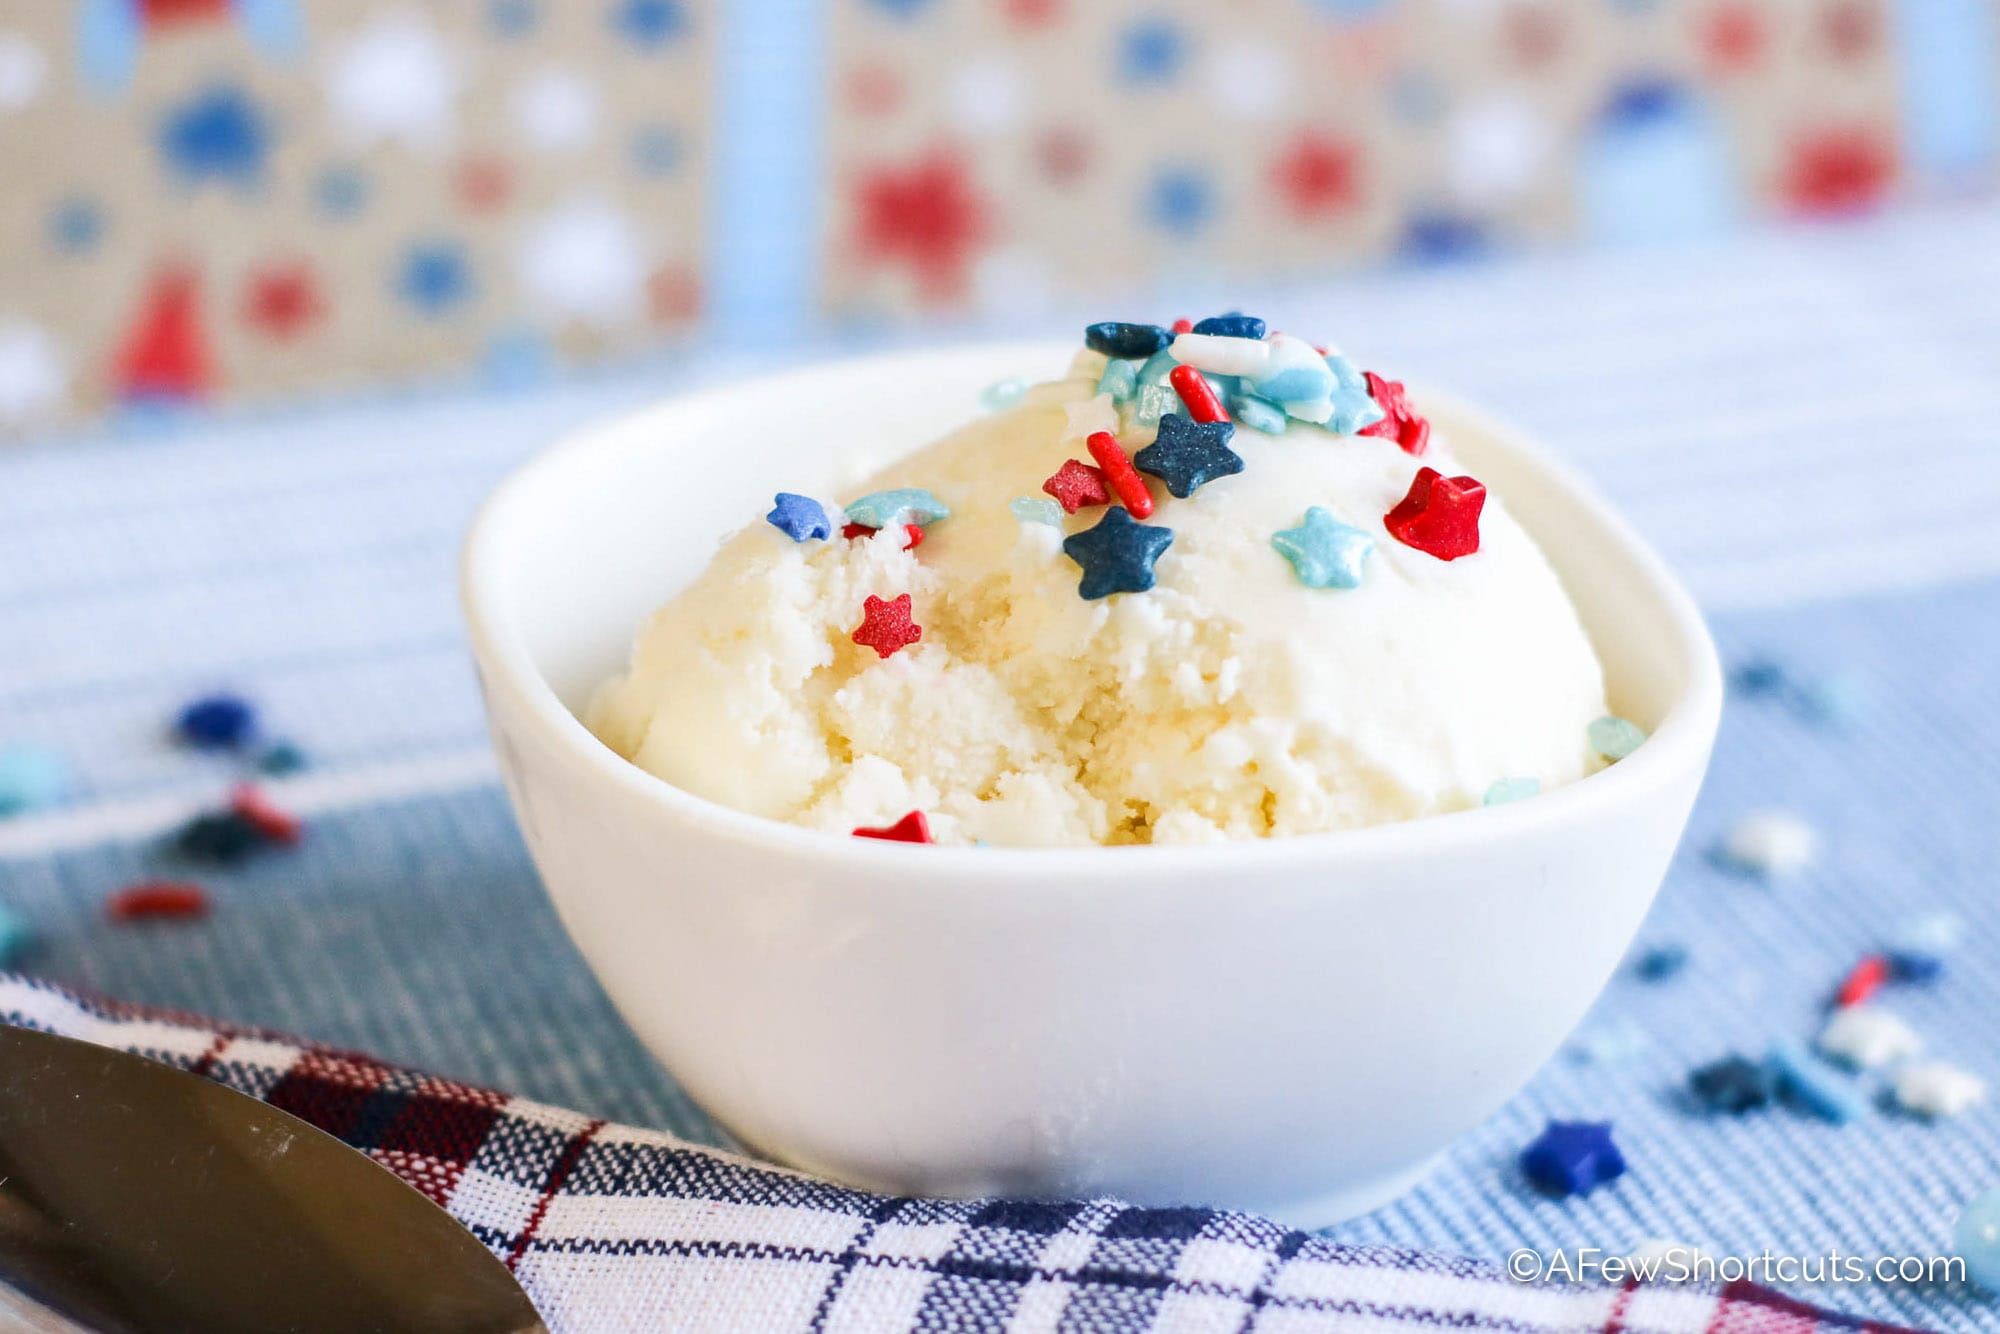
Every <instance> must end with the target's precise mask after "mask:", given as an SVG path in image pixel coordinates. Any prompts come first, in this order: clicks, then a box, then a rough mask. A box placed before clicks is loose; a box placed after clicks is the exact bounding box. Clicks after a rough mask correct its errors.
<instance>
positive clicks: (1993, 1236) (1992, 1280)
mask: <svg viewBox="0 0 2000 1334" xmlns="http://www.w3.org/2000/svg"><path fill="white" fill-rule="evenodd" d="M1951 1249H1952V1253H1953V1254H1955V1255H1957V1256H1959V1257H1960V1258H1961V1259H1963V1260H1964V1261H1965V1272H1966V1274H1967V1276H1969V1277H1970V1278H1971V1279H1972V1281H1973V1282H1974V1283H1977V1284H1978V1285H1979V1286H1980V1287H1982V1288H1985V1289H1986V1290H1987V1291H1988V1292H1990V1293H1994V1294H2000V1186H1996V1187H1994V1188H1993V1189H1992V1190H1989V1191H1987V1192H1986V1193H1985V1194H1984V1195H1981V1196H1979V1197H1978V1198H1977V1199H1975V1200H1973V1202H1972V1203H1971V1204H1968V1205H1966V1206H1965V1212H1964V1213H1962V1214H1960V1215H1959V1216H1958V1222H1957V1224H1956V1225H1954V1226H1953V1228H1952V1231H1951Z"/></svg>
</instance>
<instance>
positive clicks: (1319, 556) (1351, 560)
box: [1271, 505, 1375, 588]
mask: <svg viewBox="0 0 2000 1334" xmlns="http://www.w3.org/2000/svg"><path fill="white" fill-rule="evenodd" d="M1271 545H1272V546H1274V547H1276V548H1277V549H1278V554H1279V555H1281V556H1283V557H1284V558H1285V559H1286V560H1288V561H1290V562H1291V563H1292V573H1294V574H1296V575H1298V577H1299V582H1300V583H1302V584H1304V585H1305V586H1306V587H1307V588H1359V587H1361V567H1362V566H1363V565H1364V564H1366V563H1367V561H1368V556H1369V553H1370V552H1372V551H1374V550H1375V539H1374V538H1372V537H1370V536H1368V534H1366V533H1364V532H1362V531H1361V530H1360V529H1359V528H1355V527H1353V526H1351V525H1349V524H1344V523H1342V522H1341V521H1340V520H1338V519H1336V518H1334V517H1333V515H1332V514H1331V513H1329V512H1328V511H1327V510H1325V509H1323V508H1321V507H1320V506H1318V505H1314V506H1313V507H1312V508H1311V509H1309V510H1307V511H1306V519H1305V522H1304V523H1302V524H1300V525H1299V526H1298V527H1296V528H1280V529H1279V530H1278V531H1277V532H1275V533H1273V534H1271Z"/></svg>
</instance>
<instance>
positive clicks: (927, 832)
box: [854, 811, 931, 843]
mask: <svg viewBox="0 0 2000 1334" xmlns="http://www.w3.org/2000/svg"><path fill="white" fill-rule="evenodd" d="M854 837H856V838H879V839H881V840H883V841H884V842H886V843H928V842H930V841H931V822H930V821H929V820H928V819H926V818H925V817H924V813H923V812H922V811H911V812H910V813H909V814H908V815H905V816H904V817H903V818H902V819H900V820H898V821H896V823H894V824H890V825H863V826H861V827H860V828H859V829H856V830H855V831H854Z"/></svg>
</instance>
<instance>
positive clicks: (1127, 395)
mask: <svg viewBox="0 0 2000 1334" xmlns="http://www.w3.org/2000/svg"><path fill="white" fill-rule="evenodd" d="M1097 392H1098V393H1100V394H1109V395H1111V401H1112V402H1113V403H1119V404H1124V403H1129V402H1131V401H1132V396H1133V395H1134V394H1136V393H1138V392H1139V367H1138V366H1137V364H1135V363H1133V362H1130V361H1117V360H1112V361H1107V362H1105V363H1104V374H1103V375H1101V376H1099V377H1098V379H1097Z"/></svg>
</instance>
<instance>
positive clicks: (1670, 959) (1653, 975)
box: [1632, 945, 1688, 982]
mask: <svg viewBox="0 0 2000 1334" xmlns="http://www.w3.org/2000/svg"><path fill="white" fill-rule="evenodd" d="M1687 961H1688V952H1687V946H1685V945H1655V946H1654V947H1653V948H1652V949H1649V950H1647V951H1646V952H1645V953H1644V954H1641V955H1640V956H1639V961H1638V962H1637V963H1635V964H1633V965H1632V971H1633V972H1635V973H1637V974H1638V975H1639V980H1640V981H1641V982H1664V981H1666V980H1667V979H1668V978H1670V977H1672V976H1674V975H1675V974H1676V973H1678V972H1680V971H1681V969H1683V968H1685V967H1687Z"/></svg>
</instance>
